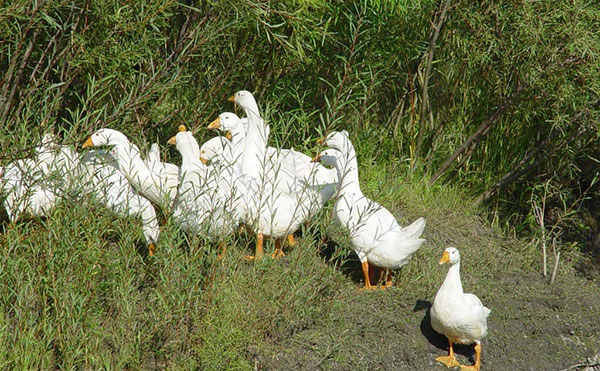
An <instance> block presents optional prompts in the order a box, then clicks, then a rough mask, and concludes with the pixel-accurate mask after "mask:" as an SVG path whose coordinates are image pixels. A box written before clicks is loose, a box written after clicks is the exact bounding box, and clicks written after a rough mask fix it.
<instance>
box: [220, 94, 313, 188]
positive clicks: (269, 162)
mask: <svg viewBox="0 0 600 371" xmlns="http://www.w3.org/2000/svg"><path fill="white" fill-rule="evenodd" d="M229 101H230V102H234V103H236V104H237V105H239V106H240V107H241V108H242V109H243V110H244V112H245V113H246V116H247V117H246V119H247V127H248V130H249V128H250V126H251V122H255V124H256V126H257V127H258V128H259V131H258V133H259V135H258V136H257V138H258V139H260V140H261V141H262V142H264V143H265V149H264V150H262V151H261V154H260V156H261V157H260V161H258V162H256V163H255V164H254V165H253V166H255V165H259V166H260V167H261V170H260V171H261V172H263V173H264V175H265V178H268V179H272V181H273V184H274V186H275V188H277V190H279V191H282V192H296V191H298V190H299V189H300V188H301V187H302V186H303V183H302V182H300V180H302V177H301V176H300V175H305V174H306V172H307V168H309V167H311V166H316V165H308V164H309V163H310V160H311V158H310V157H309V156H306V155H303V154H301V153H300V152H297V151H294V150H288V149H280V148H275V147H269V146H267V143H268V139H269V133H270V127H269V125H268V124H266V123H265V122H264V120H263V119H262V118H261V116H260V112H259V110H258V105H257V104H256V100H255V99H254V96H253V95H252V93H250V92H249V91H247V90H240V91H238V92H236V93H235V94H234V95H232V96H231V97H230V98H229ZM257 171H258V168H255V169H249V168H246V169H244V172H245V173H247V174H252V172H254V175H256V172H257ZM299 174H300V175H299Z"/></svg>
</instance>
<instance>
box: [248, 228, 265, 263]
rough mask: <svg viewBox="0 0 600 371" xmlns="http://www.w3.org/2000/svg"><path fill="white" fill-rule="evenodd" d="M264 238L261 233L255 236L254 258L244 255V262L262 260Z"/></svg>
mask: <svg viewBox="0 0 600 371" xmlns="http://www.w3.org/2000/svg"><path fill="white" fill-rule="evenodd" d="M264 238H265V236H264V235H263V234H262V233H259V234H258V235H257V239H256V251H255V252H254V256H252V255H246V256H245V258H246V260H257V259H260V258H262V256H263V241H264Z"/></svg>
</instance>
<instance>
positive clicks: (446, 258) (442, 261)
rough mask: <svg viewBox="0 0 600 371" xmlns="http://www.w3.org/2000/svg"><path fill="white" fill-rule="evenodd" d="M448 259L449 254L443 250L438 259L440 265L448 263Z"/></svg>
mask: <svg viewBox="0 0 600 371" xmlns="http://www.w3.org/2000/svg"><path fill="white" fill-rule="evenodd" d="M449 261H450V254H448V251H444V254H443V255H442V258H441V259H440V265H442V264H444V263H448V262H449Z"/></svg>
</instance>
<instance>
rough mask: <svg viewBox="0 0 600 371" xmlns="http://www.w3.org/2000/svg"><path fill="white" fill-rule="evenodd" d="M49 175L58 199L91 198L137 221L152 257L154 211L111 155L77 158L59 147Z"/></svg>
mask: <svg viewBox="0 0 600 371" xmlns="http://www.w3.org/2000/svg"><path fill="white" fill-rule="evenodd" d="M49 174H50V176H52V177H53V178H54V179H56V180H57V181H59V182H60V184H57V183H58V182H55V189H59V190H60V191H59V193H58V194H59V195H60V197H61V198H63V197H67V195H70V194H75V195H77V197H78V199H81V197H82V196H84V195H87V196H93V197H94V198H95V199H96V200H97V201H98V202H99V203H101V204H103V205H105V206H106V207H107V208H108V209H110V210H112V211H113V212H114V213H115V214H117V215H120V216H133V217H139V218H140V219H141V221H142V232H143V235H144V238H145V239H146V243H147V244H148V254H149V255H150V256H152V255H154V252H155V244H156V242H157V241H158V236H159V233H160V230H159V227H158V220H157V218H156V210H155V209H154V207H153V206H152V204H151V203H150V201H148V200H147V199H146V198H144V197H142V196H140V195H139V194H137V193H136V192H135V191H134V189H133V188H132V187H131V184H129V181H128V180H127V178H125V176H124V175H123V174H122V173H121V172H120V171H119V169H118V165H117V161H116V159H115V158H114V157H112V156H111V154H109V153H108V152H107V151H104V150H95V151H88V152H86V153H83V154H79V153H77V152H76V151H75V150H73V149H72V148H71V147H69V146H64V145H62V146H58V151H57V153H55V154H54V156H53V159H52V162H51V165H50V168H49Z"/></svg>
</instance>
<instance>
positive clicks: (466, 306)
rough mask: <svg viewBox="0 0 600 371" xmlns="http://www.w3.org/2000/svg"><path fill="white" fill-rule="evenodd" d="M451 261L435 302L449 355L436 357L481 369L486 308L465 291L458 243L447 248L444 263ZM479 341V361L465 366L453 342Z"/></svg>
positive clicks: (437, 326) (434, 319) (435, 322)
mask: <svg viewBox="0 0 600 371" xmlns="http://www.w3.org/2000/svg"><path fill="white" fill-rule="evenodd" d="M444 263H450V269H448V274H447V275H446V279H445V280H444V283H443V284H442V286H441V287H440V289H439V290H438V292H437V294H436V295H435V299H433V305H432V306H431V310H430V316H431V327H433V329H434V330H435V331H437V332H439V333H440V334H443V335H446V337H447V338H448V344H449V350H448V356H441V357H438V358H436V361H438V362H441V363H443V364H445V365H446V366H447V367H458V366H460V368H461V370H479V368H480V367H481V340H482V339H483V338H484V337H485V336H486V335H487V317H488V316H489V315H490V313H491V310H490V309H488V308H486V307H485V306H484V305H483V304H482V303H481V300H479V298H478V297H477V296H475V295H473V294H465V293H464V292H463V288H462V282H461V280H460V253H459V252H458V250H457V249H456V248H454V247H448V248H447V249H445V250H444V254H443V255H442V259H440V264H444ZM454 343H459V344H472V343H475V364H474V365H472V366H464V365H461V364H460V363H458V361H457V360H456V357H455V356H454V351H453V349H452V345H453V344H454Z"/></svg>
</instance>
